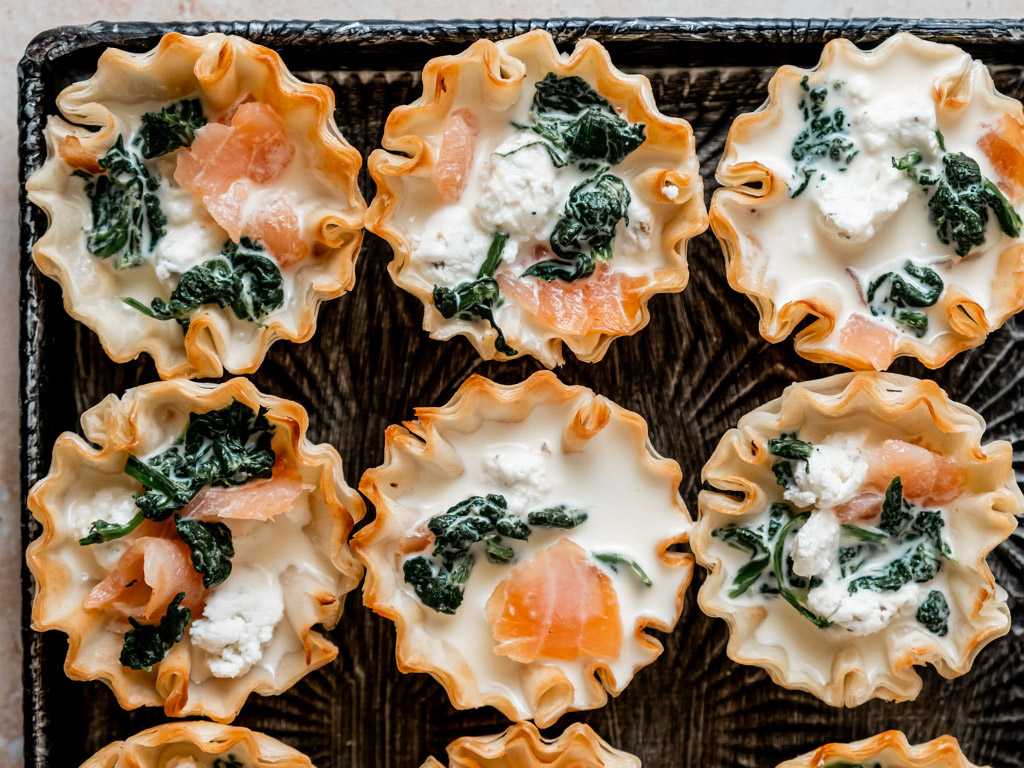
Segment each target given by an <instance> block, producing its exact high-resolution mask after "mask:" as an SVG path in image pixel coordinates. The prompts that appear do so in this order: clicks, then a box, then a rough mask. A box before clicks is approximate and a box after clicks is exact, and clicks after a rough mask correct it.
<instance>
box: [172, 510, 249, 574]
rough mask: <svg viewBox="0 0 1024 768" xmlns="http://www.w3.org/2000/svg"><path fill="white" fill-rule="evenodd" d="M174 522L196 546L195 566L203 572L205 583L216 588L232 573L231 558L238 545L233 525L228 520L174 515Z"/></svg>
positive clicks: (184, 536)
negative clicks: (215, 520)
mask: <svg viewBox="0 0 1024 768" xmlns="http://www.w3.org/2000/svg"><path fill="white" fill-rule="evenodd" d="M174 526H175V528H176V529H177V531H178V535H179V536H180V537H181V540H182V541H184V542H185V543H186V544H188V546H189V547H190V548H191V550H192V567H193V568H195V569H196V571H197V572H199V573H201V574H203V586H204V587H206V588H207V589H212V588H213V587H216V586H217V585H218V584H223V583H224V580H225V579H227V577H228V576H230V575H231V558H232V557H234V556H235V547H234V544H233V543H232V541H231V529H230V528H228V527H227V526H226V525H224V523H208V522H206V521H205V520H190V519H185V518H182V516H181V515H175V516H174Z"/></svg>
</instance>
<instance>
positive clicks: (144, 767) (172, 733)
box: [81, 721, 314, 768]
mask: <svg viewBox="0 0 1024 768" xmlns="http://www.w3.org/2000/svg"><path fill="white" fill-rule="evenodd" d="M81 768H314V766H313V763H312V762H310V759H309V758H308V757H306V756H305V755H304V754H302V753H301V752H298V751H296V750H294V749H292V748H291V747H289V746H288V745H286V744H282V743H281V742H280V741H278V740H277V739H273V738H271V737H270V736H267V735H266V734H264V733H259V732H258V731H250V730H249V729H248V728H239V727H237V726H231V725H220V724H218V723H208V722H202V721H192V722H188V721H186V722H179V723H167V724H165V725H158V726H156V727H155V728H149V729H148V730H145V731H142V732H141V733H137V734H135V735H134V736H130V737H129V738H127V739H125V740H124V741H115V742H113V743H112V744H108V745H107V746H106V747H104V748H103V749H101V750H100V751H99V752H97V753H96V754H95V755H93V756H92V757H90V758H89V759H88V760H86V761H85V762H84V763H82V766H81Z"/></svg>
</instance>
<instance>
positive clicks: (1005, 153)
mask: <svg viewBox="0 0 1024 768" xmlns="http://www.w3.org/2000/svg"><path fill="white" fill-rule="evenodd" d="M978 146H979V147H981V151H982V152H984V153H985V157H987V158H988V161H989V162H990V163H992V167H993V168H994V169H995V171H996V173H997V174H999V178H998V179H995V181H996V182H997V184H998V185H999V186H1000V187H1002V188H1003V191H1004V192H1006V193H1007V195H1009V197H1010V198H1011V199H1014V200H1017V199H1019V198H1020V196H1021V194H1022V193H1024V126H1022V125H1021V124H1020V123H1018V122H1017V120H1016V119H1015V118H1013V117H1011V116H1010V115H1003V117H1002V118H1001V119H1000V120H999V124H998V126H997V127H995V128H993V129H992V130H991V131H989V132H988V133H986V134H985V135H984V136H982V137H981V138H980V139H979V140H978Z"/></svg>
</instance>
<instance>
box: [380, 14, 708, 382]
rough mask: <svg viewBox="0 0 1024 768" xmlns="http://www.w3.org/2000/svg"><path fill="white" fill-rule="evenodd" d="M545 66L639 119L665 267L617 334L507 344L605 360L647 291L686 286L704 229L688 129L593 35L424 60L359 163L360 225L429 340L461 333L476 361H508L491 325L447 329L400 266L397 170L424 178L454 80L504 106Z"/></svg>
mask: <svg viewBox="0 0 1024 768" xmlns="http://www.w3.org/2000/svg"><path fill="white" fill-rule="evenodd" d="M548 72H554V73H555V74H557V75H558V76H560V77H565V76H569V75H578V76H581V77H583V78H584V79H586V80H587V81H588V82H590V83H591V84H593V85H594V87H595V89H596V90H597V91H598V92H599V93H600V94H601V95H602V96H604V97H605V98H607V99H608V100H609V101H610V102H611V103H612V104H613V105H614V106H615V107H616V108H617V109H619V110H620V113H621V115H622V116H623V117H625V118H626V119H627V120H629V121H630V122H631V123H644V124H645V125H646V126H647V137H646V140H645V142H644V143H643V145H641V147H640V148H639V149H637V150H636V152H635V154H636V155H638V156H640V155H644V156H647V155H649V156H650V159H649V160H648V161H647V162H648V163H649V164H650V167H649V168H648V169H647V170H645V171H644V172H643V173H641V174H640V175H639V176H638V177H637V182H636V183H637V184H639V185H640V188H639V189H637V193H638V194H639V195H640V196H641V197H642V198H643V199H644V200H645V201H647V202H648V203H649V204H651V205H652V206H656V208H652V210H653V211H654V215H655V216H656V217H657V218H660V219H661V220H662V223H663V230H662V237H661V241H660V243H659V244H658V247H659V249H660V251H661V253H662V254H663V255H664V257H665V259H666V262H667V264H668V266H667V267H666V268H664V269H659V270H656V271H655V272H653V273H651V274H650V281H649V283H648V285H647V286H646V287H644V288H643V289H642V293H641V297H640V308H639V311H638V312H637V315H636V318H635V320H634V322H633V325H632V327H631V328H630V329H629V330H628V331H626V332H625V333H621V334H620V333H614V334H612V333H602V332H600V331H590V332H588V333H585V334H582V335H572V334H568V333H566V332H564V331H560V330H558V329H555V328H549V329H548V330H547V332H546V335H545V337H544V338H543V340H542V341H541V342H540V343H534V342H529V343H527V342H526V341H524V340H521V339H517V338H515V337H514V336H509V343H510V344H511V345H512V346H513V347H514V348H515V349H517V350H518V351H519V353H520V355H522V354H531V355H533V356H535V357H536V358H537V359H539V360H540V361H541V362H542V363H544V365H546V366H548V367H549V368H550V367H554V366H555V365H559V364H561V363H562V362H563V358H562V351H561V349H562V343H563V342H564V343H565V344H566V345H568V346H569V348H570V349H571V350H572V351H573V353H574V354H575V355H576V357H578V358H579V359H580V360H583V361H584V362H591V363H593V362H597V361H599V360H600V359H601V358H602V357H604V355H605V353H606V352H607V351H608V347H609V346H610V345H611V342H612V341H613V340H614V339H615V338H617V337H618V336H621V335H625V336H630V335H632V334H634V333H636V332H637V331H639V330H640V329H642V328H644V327H645V326H646V325H647V323H648V322H649V320H650V313H649V311H648V307H647V303H648V301H649V300H650V298H651V297H652V296H654V295H655V294H658V293H675V292H678V291H682V290H683V288H685V287H686V283H687V280H688V277H689V272H688V269H687V265H686V243H687V241H688V240H689V239H690V238H692V237H694V236H696V235H698V234H700V233H701V232H703V231H704V230H705V229H707V212H706V210H705V208H704V196H703V182H702V180H701V176H700V169H699V167H698V162H697V155H696V149H695V143H694V138H693V131H692V129H691V128H690V125H689V123H687V122H686V121H685V120H682V119H680V118H672V117H667V116H665V115H663V114H661V112H659V111H658V108H657V106H656V105H655V103H654V95H653V92H652V91H651V84H650V82H649V81H648V80H647V78H646V77H644V76H642V75H626V74H624V73H622V72H620V71H619V70H618V69H616V68H615V67H614V65H613V64H612V62H611V59H610V57H609V56H608V52H607V51H606V50H605V49H604V47H603V46H602V45H601V44H600V43H598V42H597V41H595V40H591V39H583V40H580V41H579V42H578V43H577V44H576V46H575V48H574V49H573V51H572V53H571V54H560V53H559V52H558V49H557V48H556V47H555V43H554V40H553V39H552V38H551V35H550V33H548V32H547V31H545V30H541V29H535V30H532V31H531V32H527V33H526V34H523V35H519V36H518V37H514V38H511V39H508V40H498V41H496V42H495V41H491V40H478V41H477V42H475V43H474V44H473V45H471V46H470V47H469V48H468V49H467V50H466V51H464V52H463V53H460V54H458V55H454V56H441V57H438V58H435V59H431V60H430V61H429V62H427V65H426V66H425V67H424V68H423V95H422V96H421V97H420V98H419V99H417V100H416V101H415V102H413V103H412V104H409V105H407V106H401V107H396V108H395V109H394V110H393V111H392V112H391V114H390V116H389V117H388V120H387V124H386V125H385V127H384V137H383V139H382V144H383V146H384V149H377V150H374V152H373V153H372V154H371V155H370V158H369V161H368V163H367V166H368V168H369V171H370V175H371V176H372V177H373V180H374V182H375V183H376V185H377V195H376V197H375V198H374V200H373V202H372V203H371V204H370V208H369V210H368V211H367V215H366V228H367V229H368V230H370V231H371V232H373V233H374V234H376V235H379V236H380V237H383V238H384V239H385V240H387V241H388V243H389V244H390V245H391V247H392V249H393V250H394V260H393V261H392V262H391V263H390V264H389V265H388V271H389V272H390V273H391V277H392V279H394V281H395V283H396V284H397V285H398V286H399V287H401V288H402V289H404V290H406V291H408V292H409V293H411V294H413V295H414V296H416V297H417V298H418V299H420V301H422V302H423V306H424V318H423V329H424V330H426V331H428V332H429V333H430V336H431V338H435V339H449V338H451V337H452V336H456V335H462V336H466V337H467V339H468V340H469V341H470V343H472V344H473V346H474V347H475V348H476V350H477V352H479V353H480V355H481V356H482V357H483V358H484V359H486V360H491V359H496V360H508V359H510V358H509V357H508V356H507V355H505V354H503V353H501V352H498V351H497V350H496V349H495V347H494V341H495V338H496V334H495V332H494V331H493V330H492V329H491V328H490V327H484V326H485V324H484V323H474V324H472V325H465V324H462V325H459V326H454V325H453V324H452V321H448V320H445V319H444V318H443V317H442V316H441V314H440V313H439V312H438V311H437V309H435V307H434V303H433V294H432V289H433V286H432V285H430V284H428V283H427V282H426V281H424V280H423V279H422V278H421V277H418V276H417V275H415V274H413V272H412V271H411V270H410V269H409V267H410V259H411V250H412V246H411V244H410V242H409V239H408V234H407V233H406V232H405V231H404V230H403V227H402V222H401V221H400V217H399V215H398V213H397V209H398V208H399V205H400V202H401V199H402V196H403V193H404V185H405V180H404V179H405V177H428V178H429V177H431V176H432V175H433V172H434V171H433V169H434V166H435V163H436V161H437V155H438V146H437V144H438V141H437V138H436V137H439V136H440V135H441V134H442V133H443V127H444V123H445V119H446V117H447V116H448V113H449V112H450V111H451V110H452V108H453V104H454V102H455V99H456V92H457V90H458V88H459V82H460V80H461V79H467V80H469V79H472V78H479V79H480V80H481V82H482V83H483V85H482V86H481V88H482V90H483V91H484V93H485V102H486V105H487V106H491V107H492V108H498V109H507V108H508V107H510V106H511V105H513V104H515V103H517V102H518V101H519V100H520V99H521V98H524V97H523V95H522V88H523V85H522V81H523V78H524V76H525V75H526V74H527V73H530V74H532V75H534V76H535V77H543V75H544V74H545V73H548ZM630 157H631V158H632V155H631V156H630ZM667 188H674V191H673V196H671V197H670V196H669V195H668V194H666V192H665V190H666V189H667ZM612 263H613V264H614V260H613V262H612Z"/></svg>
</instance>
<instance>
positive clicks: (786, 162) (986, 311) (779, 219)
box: [711, 33, 1024, 370]
mask: <svg viewBox="0 0 1024 768" xmlns="http://www.w3.org/2000/svg"><path fill="white" fill-rule="evenodd" d="M768 90H769V93H768V100H767V101H766V102H765V103H764V104H763V105H762V106H761V108H760V109H758V110H757V111H756V112H752V113H749V114H744V115H741V116H740V117H738V118H737V119H736V121H735V122H734V123H733V125H732V128H731V129H730V131H729V137H728V141H727V143H726V147H725V153H724V156H723V157H722V160H721V162H720V164H719V166H718V180H719V181H720V182H721V184H722V186H723V187H724V189H721V190H719V191H717V192H716V193H715V196H714V198H713V200H712V203H711V225H712V228H713V229H714V231H715V234H716V235H717V236H718V239H719V240H720V241H721V244H722V247H723V249H724V251H725V258H726V263H727V269H728V277H729V282H730V284H731V285H732V287H733V288H735V289H736V290H737V291H741V292H742V293H745V294H746V295H747V296H749V297H750V298H751V300H753V302H754V304H755V305H756V306H757V308H758V311H759V313H760V316H761V323H760V330H761V334H762V335H763V336H764V337H765V338H766V339H768V340H769V341H772V342H778V341H781V340H782V339H784V338H785V337H787V336H788V335H789V334H791V333H793V332H794V331H796V330H797V328H798V327H799V328H800V331H799V332H798V333H797V336H796V350H797V352H799V353H800V354H801V355H803V356H804V357H806V358H808V359H811V360H815V361H818V362H834V363H840V364H842V365H845V366H847V367H850V368H855V369H872V368H873V369H876V370H885V369H886V368H887V367H888V366H889V364H890V363H892V361H893V359H894V358H895V357H898V356H901V355H909V356H912V357H916V358H918V359H919V360H920V361H921V362H922V363H923V364H924V365H926V366H928V367H931V368H935V367H938V366H941V365H943V364H944V363H945V362H947V361H948V360H949V359H950V358H952V357H953V356H954V355H956V354H957V353H958V352H961V351H962V350H965V349H968V348H970V347H974V346H977V345H979V344H981V343H982V342H983V341H984V340H985V337H986V336H987V335H988V334H989V333H991V332H992V331H994V330H995V329H997V328H999V327H1000V326H1001V325H1002V324H1003V323H1004V322H1005V321H1006V319H1007V318H1008V317H1009V316H1011V315H1013V314H1014V313H1016V312H1018V311H1020V309H1021V308H1022V307H1024V238H1022V236H1021V217H1020V211H1021V210H1024V209H1022V207H1021V206H1022V202H1024V112H1022V110H1021V104H1020V102H1019V101H1017V100H1015V99H1011V98H1009V97H1007V96H1004V95H1002V94H1000V93H998V92H997V91H996V90H995V86H994V85H993V82H992V77H991V75H990V74H989V71H988V70H987V69H986V68H985V66H984V65H983V64H982V63H981V62H979V61H976V60H974V59H972V58H971V56H970V55H969V54H967V53H965V52H964V51H962V50H960V49H959V48H957V47H955V46H952V45H940V44H937V43H931V42H927V41H925V40H921V39H919V38H917V37H914V36H913V35H910V34H906V33H900V34H897V35H894V36H893V37H891V38H889V39H888V40H886V41H885V42H883V43H882V44H881V45H879V46H878V47H877V48H875V49H873V50H870V51H863V50H861V49H859V48H857V47H856V46H854V45H853V44H852V43H850V42H848V41H846V40H841V39H838V40H833V41H831V42H829V43H828V44H827V45H826V46H825V50H824V52H823V53H822V56H821V60H820V61H819V62H818V65H817V66H816V67H814V68H813V69H798V68H796V67H791V66H784V67H781V68H780V69H779V70H778V72H776V74H775V76H774V77H773V78H772V80H771V83H770V84H769V87H768ZM808 317H811V318H813V322H805V321H806V320H807V318H808Z"/></svg>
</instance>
